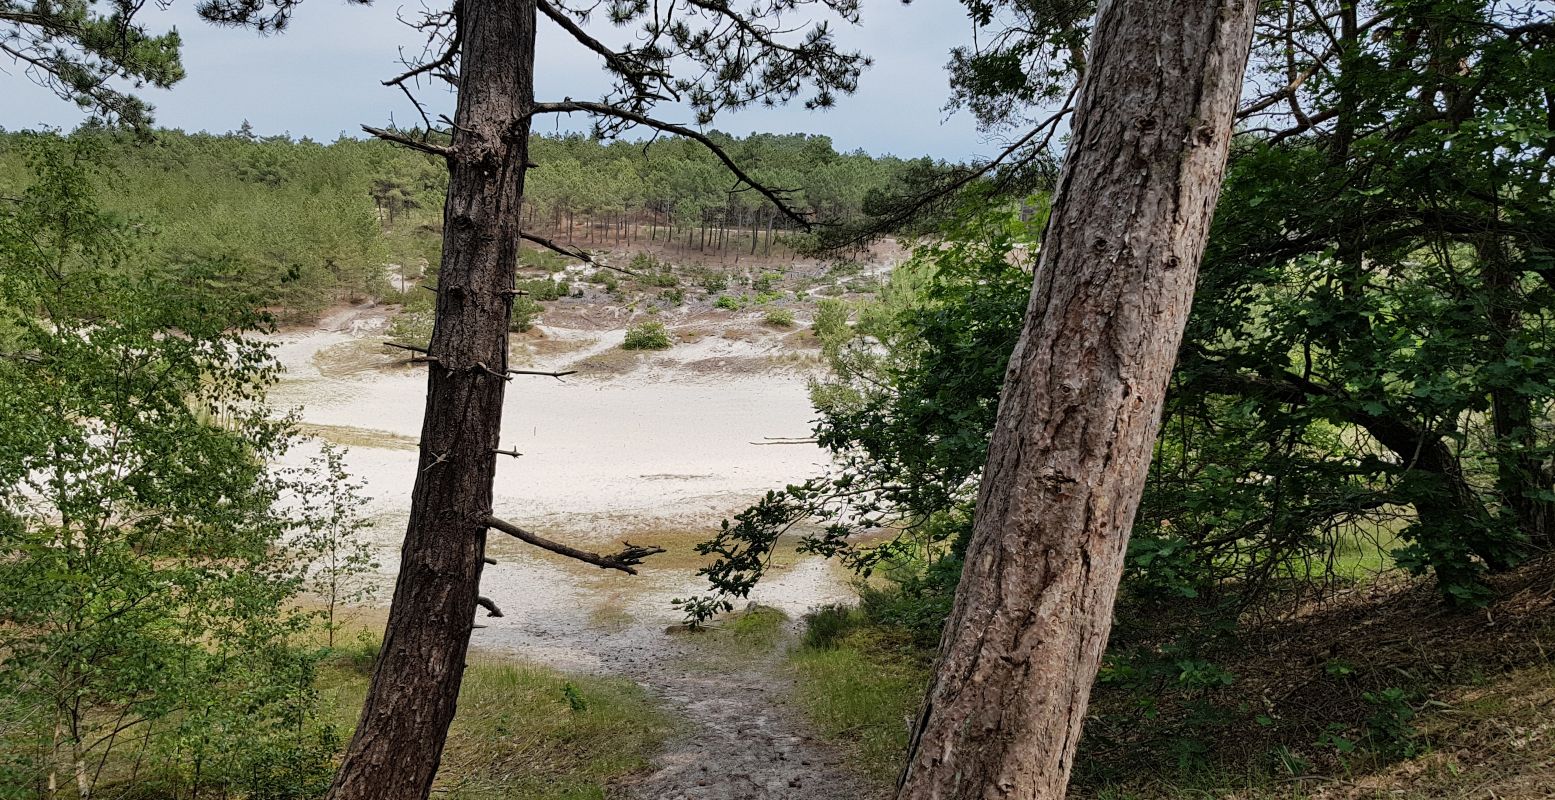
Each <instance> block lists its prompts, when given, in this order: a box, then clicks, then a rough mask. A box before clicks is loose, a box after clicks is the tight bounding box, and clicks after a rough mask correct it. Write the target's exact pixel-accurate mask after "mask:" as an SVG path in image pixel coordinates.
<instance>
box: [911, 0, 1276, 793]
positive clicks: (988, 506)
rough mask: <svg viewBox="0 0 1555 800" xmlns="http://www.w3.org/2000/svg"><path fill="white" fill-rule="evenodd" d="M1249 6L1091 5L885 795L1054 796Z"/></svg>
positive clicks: (1117, 1) (1184, 284)
mask: <svg viewBox="0 0 1555 800" xmlns="http://www.w3.org/2000/svg"><path fill="white" fill-rule="evenodd" d="M1254 11H1255V1H1254V0H1113V1H1112V2H1105V0H1104V2H1103V3H1102V4H1101V9H1100V11H1099V12H1098V18H1097V21H1096V27H1095V33H1094V35H1093V38H1092V44H1091V53H1090V63H1089V67H1088V72H1087V75H1086V77H1085V79H1084V85H1083V86H1082V89H1081V91H1080V95H1079V99H1078V105H1077V106H1076V113H1075V117H1074V132H1073V136H1072V137H1071V141H1070V144H1069V156H1068V159H1067V161H1066V163H1065V165H1064V173H1063V176H1062V178H1061V179H1060V181H1059V187H1058V191H1057V193H1056V194H1055V197H1054V201H1053V202H1054V205H1053V213H1052V218H1051V221H1050V222H1049V224H1048V229H1047V231H1046V233H1045V234H1044V236H1043V242H1042V250H1041V256H1040V261H1039V264H1038V267H1037V270H1036V275H1035V278H1034V284H1033V288H1032V295H1031V303H1030V306H1029V307H1028V309H1027V312H1026V321H1025V327H1024V330H1023V331H1022V333H1021V338H1020V341H1019V343H1018V344H1017V345H1016V348H1015V353H1014V355H1013V357H1012V358H1011V360H1010V367H1009V371H1008V372H1007V373H1006V377H1005V386H1004V393H1003V396H1002V397H1001V399H1000V403H999V415H998V421H997V424H996V425H995V428H994V431H993V439H992V441H991V443H990V447H989V454H988V466H987V469H986V470H985V472H984V476H983V482H982V488H981V492H980V495H979V497H978V505H977V521H976V523H975V527H974V529H973V533H972V540H971V543H970V547H969V550H968V552H967V557H966V567H965V572H964V573H963V576H962V579H961V584H960V587H959V589H958V591H957V593H956V605H955V610H954V611H953V612H952V614H951V617H950V620H949V622H948V624H947V626H946V629H945V637H944V640H943V641H942V642H941V648H940V657H939V662H938V664H937V667H936V670H935V676H934V681H933V684H932V686H931V687H930V689H929V693H928V697H927V699H926V701H925V704H924V708H923V713H922V717H921V718H920V720H919V724H918V728H917V730H916V731H915V733H914V737H913V741H912V747H911V750H910V752H909V754H908V763H907V767H906V770H905V771H904V772H903V775H902V782H901V786H900V788H899V795H898V796H899V797H900V798H903V800H930V798H933V799H934V800H951V799H952V798H954V799H955V800H969V799H970V798H1006V799H1019V800H1036V799H1037V798H1041V799H1042V800H1053V799H1054V798H1061V797H1063V796H1064V792H1065V787H1066V785H1067V783H1068V780H1069V773H1070V770H1071V767H1072V761H1073V757H1074V752H1075V746H1076V744H1077V743H1078V741H1079V738H1080V731H1081V725H1082V722H1083V720H1084V718H1085V709H1086V703H1087V701H1088V699H1089V695H1090V688H1091V682H1092V680H1093V679H1094V678H1095V675H1096V669H1097V667H1098V665H1099V664H1100V661H1101V655H1102V650H1103V648H1104V647H1105V645H1106V643H1107V634H1108V631H1109V629H1110V627H1111V624H1112V607H1113V600H1114V598H1115V596H1116V594H1117V589H1118V581H1119V578H1120V576H1121V575H1122V571H1123V556H1124V549H1125V547H1126V546H1127V542H1128V534H1129V528H1130V526H1131V525H1132V523H1133V518H1134V512H1135V510H1136V508H1137V507H1138V504H1139V497H1140V493H1141V491H1142V489H1143V486H1144V478H1145V473H1146V470H1147V468H1148V466H1149V461H1150V455H1151V449H1152V444H1153V443H1154V440H1155V436H1156V430H1157V428H1158V426H1159V424H1160V416H1161V405H1162V398H1163V397H1164V395H1165V390H1166V383H1167V378H1168V376H1169V375H1170V374H1171V370H1172V365H1173V363H1174V361H1175V360H1176V355H1177V347H1178V344H1179V343H1180V341H1181V339H1182V331H1183V326H1184V324H1185V322H1186V320H1187V317H1188V309H1189V305H1190V303H1191V301H1192V299H1193V288H1194V281H1195V278H1196V276H1197V273H1198V266H1199V259H1200V257H1201V256H1202V254H1203V250H1204V243H1205V240H1206V238H1207V236H1208V233H1209V224H1210V219H1211V217H1212V216H1213V213H1214V209H1215V202H1216V200H1217V198H1218V195H1219V191H1220V181H1221V176H1222V173H1223V171H1224V168H1225V162H1226V155H1227V151H1228V147H1229V143H1230V137H1231V130H1232V118H1233V114H1234V112H1235V110H1236V103H1237V99H1238V96H1239V94H1240V92H1241V85H1242V71H1243V69H1244V67H1245V65H1246V61H1247V52H1248V47H1249V44H1250V42H1251V37H1252V24H1253V14H1254Z"/></svg>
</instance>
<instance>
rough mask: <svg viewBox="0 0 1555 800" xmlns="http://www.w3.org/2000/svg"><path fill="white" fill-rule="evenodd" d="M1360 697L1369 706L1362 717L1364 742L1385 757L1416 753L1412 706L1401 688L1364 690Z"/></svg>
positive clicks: (1401, 756) (1409, 756)
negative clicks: (1364, 729) (1374, 690)
mask: <svg viewBox="0 0 1555 800" xmlns="http://www.w3.org/2000/svg"><path fill="white" fill-rule="evenodd" d="M1361 699H1362V700H1365V701H1366V703H1367V705H1370V706H1371V707H1372V709H1373V710H1372V714H1371V717H1370V718H1368V719H1367V720H1366V742H1367V744H1369V745H1370V746H1371V748H1372V750H1374V751H1376V752H1377V753H1378V754H1379V755H1382V756H1384V757H1387V758H1412V757H1414V756H1415V755H1417V754H1418V753H1419V743H1418V741H1417V737H1418V736H1419V731H1417V730H1415V724H1414V719H1415V709H1414V706H1412V705H1410V703H1409V695H1408V694H1406V693H1405V692H1404V690H1403V689H1400V688H1398V687H1396V686H1392V687H1388V688H1386V689H1383V690H1382V691H1380V692H1366V693H1365V694H1362V695H1361Z"/></svg>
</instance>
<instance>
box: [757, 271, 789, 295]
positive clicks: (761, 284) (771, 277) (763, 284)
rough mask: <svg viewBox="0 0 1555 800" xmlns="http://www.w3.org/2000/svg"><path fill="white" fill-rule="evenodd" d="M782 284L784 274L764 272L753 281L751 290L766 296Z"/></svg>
mask: <svg viewBox="0 0 1555 800" xmlns="http://www.w3.org/2000/svg"><path fill="white" fill-rule="evenodd" d="M782 282H783V273H781V272H763V273H761V274H760V275H757V276H756V277H755V278H753V279H752V280H751V289H752V290H754V291H755V292H756V293H757V294H766V293H768V292H771V291H772V289H773V287H776V286H777V285H778V284H780V283H782Z"/></svg>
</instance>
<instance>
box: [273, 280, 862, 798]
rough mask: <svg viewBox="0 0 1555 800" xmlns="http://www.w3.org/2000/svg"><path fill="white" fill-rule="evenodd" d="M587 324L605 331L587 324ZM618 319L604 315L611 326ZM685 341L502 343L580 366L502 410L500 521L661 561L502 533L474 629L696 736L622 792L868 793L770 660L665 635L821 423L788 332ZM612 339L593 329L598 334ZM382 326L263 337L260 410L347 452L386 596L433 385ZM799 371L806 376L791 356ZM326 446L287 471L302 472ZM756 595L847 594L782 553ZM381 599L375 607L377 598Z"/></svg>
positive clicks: (827, 568) (524, 355) (708, 334)
mask: <svg viewBox="0 0 1555 800" xmlns="http://www.w3.org/2000/svg"><path fill="white" fill-rule="evenodd" d="M596 316H599V315H596ZM604 316H605V317H613V315H604ZM670 321H671V324H672V327H676V328H678V329H679V332H680V338H681V340H682V342H683V343H682V344H681V345H680V346H677V347H676V348H674V349H672V350H669V351H664V352H662V353H655V354H646V355H643V354H634V353H627V352H625V351H622V350H620V349H619V345H620V342H621V339H622V335H623V331H624V322H625V320H624V319H619V318H608V319H594V320H589V321H587V322H586V323H585V322H584V321H581V320H580V321H578V322H577V323H576V326H575V327H560V326H557V327H545V326H542V327H541V328H540V330H539V331H537V332H536V333H535V334H532V335H529V336H516V337H515V358H514V361H515V363H520V362H523V366H525V367H526V368H534V369H544V370H564V369H579V370H580V374H578V375H575V376H569V377H568V378H567V379H566V380H565V381H558V380H555V379H552V378H548V377H518V378H515V380H514V381H513V383H512V384H510V387H509V390H508V395H507V402H506V406H505V408H504V414H503V431H504V433H503V444H504V446H505V447H508V448H513V449H516V450H518V451H519V452H521V453H523V456H522V457H520V458H517V459H503V460H502V462H501V463H500V464H499V467H498V474H497V485H496V497H495V503H494V506H495V510H496V513H497V515H498V516H501V517H504V518H506V519H509V520H511V521H513V522H515V523H518V524H521V525H524V526H526V527H530V528H532V529H534V530H536V531H538V532H542V533H543V534H545V535H548V536H552V537H555V538H559V539H564V540H566V541H569V542H572V543H577V544H580V545H583V546H588V547H594V548H599V549H608V548H610V547H611V546H612V543H613V542H615V541H618V540H621V539H631V540H632V541H634V542H641V543H658V544H661V545H664V546H666V547H668V548H669V549H670V551H671V552H670V553H668V554H666V555H665V556H660V557H657V558H656V559H655V560H653V561H650V563H649V564H648V565H647V566H646V567H645V568H644V569H643V570H642V574H641V575H638V576H635V577H634V576H628V575H624V574H621V573H617V572H613V571H612V572H605V571H601V570H597V569H593V568H591V567H586V566H585V565H581V564H578V563H576V562H571V561H568V560H564V559H560V558H557V557H554V556H551V555H549V554H546V553H541V552H539V551H536V550H535V549H533V548H531V547H529V546H528V545H524V544H522V543H519V542H516V541H513V540H508V539H506V538H505V537H500V535H496V536H494V538H493V540H492V543H491V545H490V547H489V553H490V554H491V555H492V556H493V557H494V558H496V559H497V560H498V562H499V563H498V564H497V565H496V566H491V567H487V568H486V573H485V576H484V578H483V585H482V592H483V593H484V594H486V595H488V596H490V597H491V598H492V599H493V600H495V601H496V602H497V604H498V605H499V606H500V607H501V608H502V610H503V612H504V615H503V616H502V617H500V618H482V619H479V620H478V622H479V623H480V624H482V625H485V626H486V627H484V628H481V629H478V630H476V631H475V633H474V640H473V641H474V644H475V646H476V647H478V648H480V649H482V650H486V651H488V652H504V653H510V654H512V655H515V656H517V657H520V658H524V659H527V660H532V661H536V662H540V663H545V664H549V665H552V666H556V667H559V668H563V669H569V670H585V671H593V672H602V673H611V674H618V675H624V676H627V677H630V678H632V679H634V680H637V681H638V682H640V683H642V684H643V685H645V686H647V687H649V688H650V689H652V690H653V691H655V692H656V693H657V694H659V695H660V696H661V697H662V698H663V699H664V700H665V702H667V703H668V704H670V705H671V707H674V708H678V709H679V710H680V711H681V712H682V713H683V714H684V716H685V717H686V719H687V720H688V721H689V722H690V723H692V724H691V726H690V727H689V729H688V733H687V734H686V735H685V736H684V737H683V738H681V739H679V740H677V741H676V742H675V743H673V745H672V746H671V748H670V749H669V751H668V752H666V753H665V754H664V756H663V760H662V764H661V769H660V770H659V771H658V772H656V773H655V774H653V775H650V776H646V777H645V778H644V779H643V781H642V782H641V783H640V784H638V785H636V786H634V787H625V791H627V792H628V793H629V794H630V795H631V796H633V797H640V798H643V800H649V799H650V798H652V799H653V800H658V799H659V798H665V799H666V800H672V799H673V798H687V800H693V799H698V800H699V799H700V798H708V799H709V800H712V799H713V798H720V799H721V798H730V799H733V798H752V799H755V798H794V800H799V798H805V799H806V800H828V799H829V798H837V800H842V799H843V798H849V799H851V798H857V797H863V796H866V795H867V791H865V790H864V789H863V788H861V787H862V784H860V783H859V782H857V781H856V780H855V779H854V778H853V776H851V775H849V774H847V773H846V771H845V770H844V769H843V768H842V767H841V766H839V764H838V759H837V756H836V754H835V753H834V752H832V751H831V750H830V749H829V748H827V747H825V746H824V745H821V744H819V743H817V742H815V741H814V740H813V739H812V738H811V737H810V735H809V734H808V732H807V731H806V729H805V726H804V725H803V724H802V723H801V722H800V721H798V720H797V719H796V718H795V717H794V715H792V714H791V713H789V712H788V711H787V710H786V709H785V708H784V707H783V705H782V703H781V698H783V697H784V696H786V694H787V692H786V686H787V683H788V681H789V680H791V679H790V678H788V677H786V676H785V675H784V674H783V672H782V670H780V669H776V668H775V666H776V663H775V659H776V657H775V656H771V657H769V656H762V657H758V658H757V659H756V660H755V661H753V662H751V663H732V662H731V663H724V664H723V665H722V667H720V668H716V669H711V668H708V667H707V666H706V665H705V664H702V663H699V659H700V656H699V650H698V648H699V647H700V644H699V643H698V642H697V641H696V640H695V639H694V638H692V637H686V636H684V635H676V634H674V633H672V632H671V629H672V628H673V626H674V625H675V623H677V622H678V621H679V619H680V617H679V614H678V613H677V612H676V610H675V609H674V607H673V606H672V605H671V603H670V600H671V599H672V598H675V597H682V596H686V595H689V594H694V593H697V592H699V591H703V590H704V589H705V585H704V584H703V583H702V582H701V581H700V580H699V579H698V578H697V577H696V576H695V574H694V572H695V569H696V566H697V565H698V564H699V563H701V560H700V559H699V558H698V557H696V556H695V555H694V553H691V552H689V551H690V547H691V544H692V543H693V542H695V541H697V540H699V539H701V538H704V537H705V535H706V534H707V533H708V532H709V531H712V530H713V529H715V528H716V527H717V525H718V522H719V520H720V519H722V518H723V517H725V516H727V515H729V514H731V513H733V512H735V511H737V510H739V509H741V508H743V507H744V506H746V505H747V504H749V503H750V502H751V501H753V500H754V499H755V498H757V497H758V496H760V495H761V494H763V493H765V492H766V491H767V490H769V489H773V488H778V487H781V486H784V485H786V484H788V483H791V482H795V481H798V480H802V479H804V478H806V477H808V476H810V475H813V474H815V472H816V471H817V470H818V469H819V467H820V466H821V465H822V464H823V463H824V461H825V457H824V454H823V453H822V451H820V450H819V449H818V448H816V447H815V446H813V445H808V444H801V445H792V444H788V445H764V444H759V443H760V442H762V441H764V439H765V438H766V437H803V436H805V435H807V433H808V432H809V430H810V420H811V418H812V410H811V407H810V405H809V401H808V397H807V395H806V391H805V383H804V380H805V379H804V373H803V371H802V369H799V368H796V367H795V366H794V365H795V363H796V359H794V358H793V357H792V356H793V350H794V347H793V345H792V343H791V341H790V339H791V337H792V336H793V334H789V333H786V332H782V331H765V330H762V329H760V328H759V327H758V326H755V325H753V324H751V323H750V322H749V321H743V320H741V321H736V322H735V323H734V324H730V323H729V322H728V321H727V320H726V321H724V323H723V325H722V326H721V327H710V325H709V324H708V321H707V320H696V319H685V318H683V319H680V320H678V323H679V324H678V325H675V323H676V322H677V321H676V320H670ZM601 323H603V324H601ZM387 325H388V315H387V312H386V311H383V310H381V309H371V308H362V309H349V310H343V311H340V312H337V313H335V314H331V315H330V316H329V317H327V318H326V319H325V320H324V321H323V322H322V323H321V324H320V325H319V326H318V327H317V328H316V329H311V330H306V331H297V332H291V333H287V334H283V335H279V336H277V337H276V339H275V342H276V345H277V355H278V356H279V358H280V359H281V361H282V363H283V365H284V366H285V368H286V377H285V379H284V380H283V382H282V384H281V385H280V386H279V387H277V389H276V391H275V392H274V393H273V399H274V400H275V401H276V402H277V404H278V405H280V406H282V407H297V408H299V409H300V418H301V421H302V422H303V424H304V426H305V427H306V428H308V429H310V430H311V431H313V432H314V433H316V434H318V435H319V436H320V437H321V438H324V439H326V440H335V441H337V442H340V443H344V444H347V445H349V446H350V447H351V449H350V452H349V455H348V458H347V465H348V468H349V469H350V471H351V472H352V473H353V474H354V475H356V476H358V477H361V478H363V479H365V480H366V481H367V488H366V493H367V494H368V495H370V496H371V497H372V498H373V500H372V502H371V504H370V507H369V513H370V514H371V515H372V518H373V520H374V525H373V526H372V530H371V536H372V537H373V541H374V543H375V546H376V549H377V551H378V557H379V561H380V563H381V565H382V566H381V574H380V580H381V582H382V584H383V586H384V587H387V586H388V585H389V583H390V581H392V578H393V575H394V574H395V572H396V570H397V567H398V548H399V545H400V540H401V538H402V536H403V534H404V525H405V520H406V518H407V514H408V510H409V497H410V489H411V483H412V481H413V479H414V474H415V468H416V459H417V452H416V441H417V437H418V434H419V431H420V427H421V417H422V410H423V400H424V397H425V375H424V373H423V371H422V370H421V369H420V368H417V367H407V366H404V365H403V362H404V358H403V357H402V355H403V354H402V353H398V352H396V351H393V350H389V349H386V348H384V347H382V345H381V342H382V341H383V339H384V334H385V331H386V329H387ZM797 363H802V359H801V360H799V361H798V362H797ZM316 450H317V446H316V445H314V446H309V447H304V448H301V449H300V452H298V453H295V454H293V456H292V457H293V458H295V459H296V460H298V461H301V460H305V459H306V458H307V457H309V456H310V455H312V454H313V453H314V452H316ZM784 562H785V566H784V567H783V568H782V569H780V570H779V571H777V573H776V574H775V575H773V576H772V578H771V579H770V580H768V581H765V582H763V584H762V585H761V586H760V587H759V588H758V589H757V591H756V592H755V593H754V594H753V595H752V597H751V600H753V601H755V602H759V603H762V604H764V605H769V606H774V607H777V608H780V609H782V610H783V611H785V612H786V613H788V614H789V615H790V616H791V617H794V618H797V617H798V616H799V615H800V614H802V613H803V612H804V611H806V610H808V609H809V608H812V607H814V606H816V605H819V604H823V603H828V602H837V601H841V600H846V599H849V598H851V597H852V591H851V589H850V588H849V587H848V585H847V583H846V581H845V579H844V576H843V575H841V574H840V573H839V572H838V571H837V570H836V568H835V567H833V566H832V565H829V564H826V563H824V562H821V561H818V560H814V559H809V560H805V559H798V558H788V559H785V560H784ZM378 594H379V598H380V601H386V600H387V597H388V594H389V593H388V591H387V589H386V588H385V590H383V591H380V592H379V593H378Z"/></svg>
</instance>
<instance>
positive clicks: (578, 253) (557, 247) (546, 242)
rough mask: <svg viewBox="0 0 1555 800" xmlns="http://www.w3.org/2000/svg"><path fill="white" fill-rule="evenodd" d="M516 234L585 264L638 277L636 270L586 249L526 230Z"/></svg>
mask: <svg viewBox="0 0 1555 800" xmlns="http://www.w3.org/2000/svg"><path fill="white" fill-rule="evenodd" d="M518 236H519V238H521V239H524V240H525V241H529V242H534V243H535V244H537V245H540V246H541V247H544V248H546V249H548V250H554V251H556V252H558V253H561V254H562V255H564V256H567V257H569V258H575V259H577V260H579V261H582V262H583V263H585V264H593V265H594V266H596V267H600V268H601V269H608V270H614V271H615V272H619V273H621V274H623V275H631V276H632V277H634V278H635V277H638V275H637V273H636V272H633V271H632V270H629V269H627V268H626V267H618V266H615V265H614V264H606V263H605V262H603V261H600V260H598V259H596V258H594V257H593V256H592V255H589V252H588V251H587V250H580V249H578V248H576V247H568V246H566V245H563V244H557V243H556V242H553V241H551V240H550V239H547V238H545V237H543V236H536V235H534V234H532V233H528V232H520V233H519V234H518Z"/></svg>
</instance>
